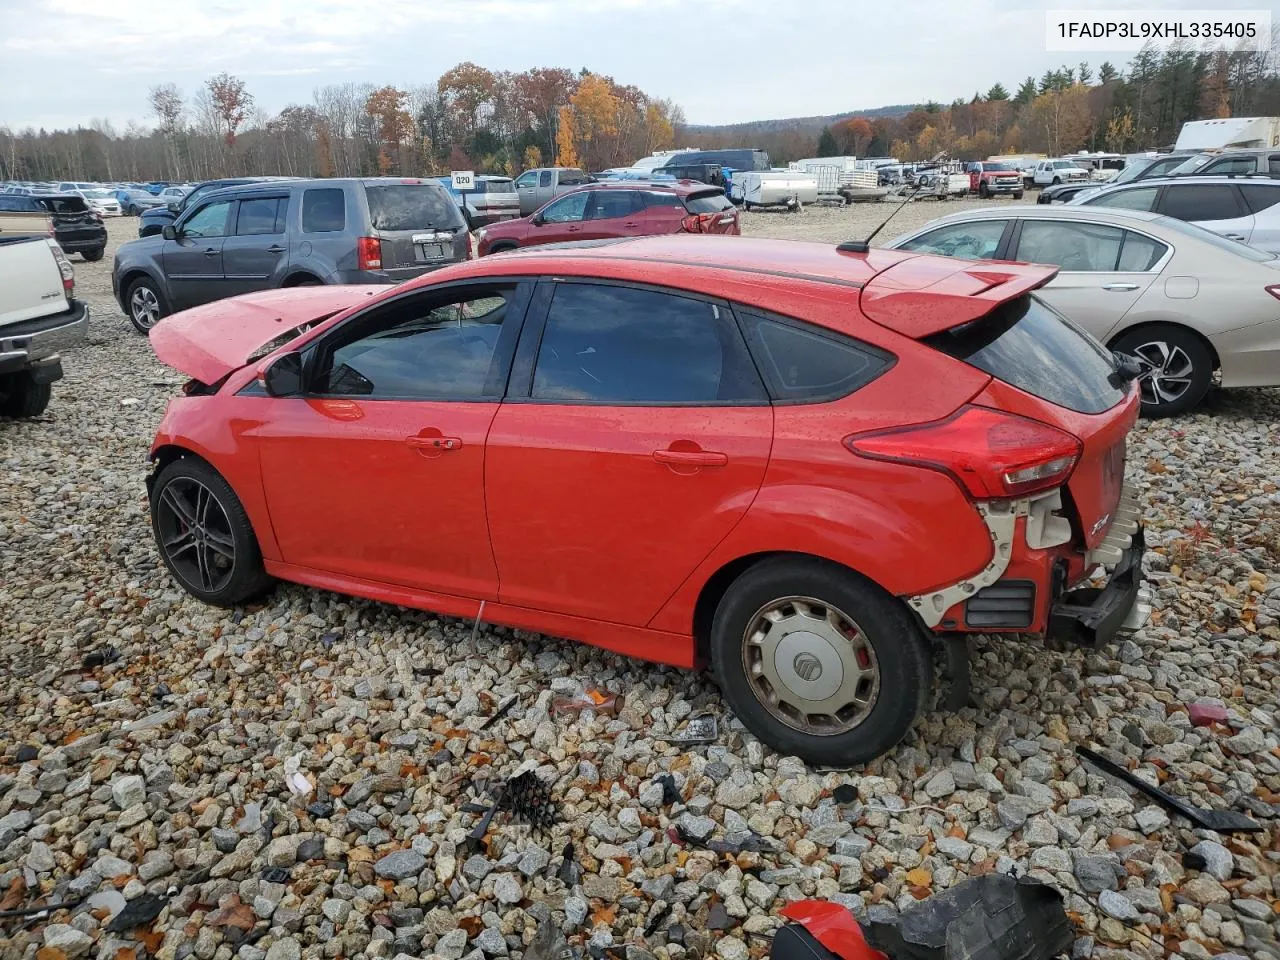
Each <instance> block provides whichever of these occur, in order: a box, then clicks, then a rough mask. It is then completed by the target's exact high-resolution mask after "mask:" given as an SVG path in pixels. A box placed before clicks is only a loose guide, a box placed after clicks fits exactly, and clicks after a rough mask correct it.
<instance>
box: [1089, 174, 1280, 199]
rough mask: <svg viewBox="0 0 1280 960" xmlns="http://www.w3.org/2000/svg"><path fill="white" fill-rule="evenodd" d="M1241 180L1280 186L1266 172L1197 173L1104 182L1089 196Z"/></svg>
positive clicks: (1237, 181) (1277, 181)
mask: <svg viewBox="0 0 1280 960" xmlns="http://www.w3.org/2000/svg"><path fill="white" fill-rule="evenodd" d="M1241 180H1245V181H1248V182H1249V183H1268V184H1271V185H1272V186H1273V187H1280V180H1276V179H1275V178H1273V177H1270V176H1268V175H1267V174H1265V173H1263V174H1258V175H1256V176H1248V175H1244V176H1242V175H1240V174H1235V175H1234V176H1233V175H1232V174H1229V173H1206V174H1197V175H1195V176H1189V177H1148V178H1147V179H1146V180H1130V181H1129V182H1128V183H1113V184H1104V185H1103V186H1102V189H1101V190H1099V191H1098V193H1095V194H1090V196H1098V194H1100V193H1119V192H1120V191H1122V190H1127V189H1131V188H1135V187H1163V186H1174V185H1178V186H1181V185H1183V184H1188V183H1193V184H1194V183H1216V184H1223V183H1239V182H1240V181H1241Z"/></svg>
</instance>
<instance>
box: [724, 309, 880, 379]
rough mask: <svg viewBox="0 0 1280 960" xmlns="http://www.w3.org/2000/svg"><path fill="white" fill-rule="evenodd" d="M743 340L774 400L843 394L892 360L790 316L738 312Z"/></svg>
mask: <svg viewBox="0 0 1280 960" xmlns="http://www.w3.org/2000/svg"><path fill="white" fill-rule="evenodd" d="M742 322H743V327H744V329H745V330H746V333H747V342H748V343H749V344H750V345H751V352H752V354H753V355H754V357H755V360H756V366H757V367H759V369H760V372H761V374H762V375H763V376H764V379H765V384H766V385H767V386H768V388H769V396H771V397H772V398H773V399H774V400H782V401H786V400H792V401H803V400H810V401H818V400H834V399H835V398H837V397H843V396H847V395H848V394H850V393H852V392H853V391H854V390H857V389H859V388H861V387H864V386H866V385H867V384H868V383H870V382H871V381H872V380H874V379H875V378H876V377H878V376H879V375H880V374H881V373H883V372H884V371H885V370H887V369H888V368H889V365H890V364H891V363H892V362H893V358H892V356H891V355H889V354H887V353H885V352H884V351H882V350H880V349H878V348H876V347H873V346H871V345H869V344H865V343H859V342H857V341H856V340H851V339H850V338H848V337H844V336H841V335H840V334H838V333H835V332H830V331H826V330H819V329H817V328H815V327H811V326H809V325H808V324H804V323H799V322H796V321H791V320H783V319H781V318H778V319H770V318H768V317H762V316H759V315H757V314H753V313H744V314H742Z"/></svg>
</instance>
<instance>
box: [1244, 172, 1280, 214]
mask: <svg viewBox="0 0 1280 960" xmlns="http://www.w3.org/2000/svg"><path fill="white" fill-rule="evenodd" d="M1272 162H1273V163H1274V161H1272ZM1277 172H1280V171H1277ZM1240 192H1241V193H1242V194H1244V204H1245V206H1246V207H1248V208H1249V212H1250V213H1261V212H1262V211H1263V210H1266V209H1268V208H1269V207H1274V206H1275V205H1276V204H1277V203H1280V188H1276V187H1273V186H1268V185H1267V184H1264V183H1242V184H1240Z"/></svg>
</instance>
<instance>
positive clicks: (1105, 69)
mask: <svg viewBox="0 0 1280 960" xmlns="http://www.w3.org/2000/svg"><path fill="white" fill-rule="evenodd" d="M1119 79H1120V74H1119V72H1117V70H1116V68H1115V67H1113V66H1112V65H1111V61H1110V60H1104V61H1103V63H1102V66H1100V67H1099V68H1098V82H1099V83H1112V82H1113V81H1116V80H1119Z"/></svg>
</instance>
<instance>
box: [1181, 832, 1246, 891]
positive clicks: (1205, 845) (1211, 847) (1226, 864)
mask: <svg viewBox="0 0 1280 960" xmlns="http://www.w3.org/2000/svg"><path fill="white" fill-rule="evenodd" d="M1191 852H1192V853H1195V854H1199V855H1200V856H1201V857H1203V858H1204V872H1205V873H1207V874H1209V876H1211V877H1213V878H1214V879H1216V880H1220V881H1222V882H1223V883H1225V882H1226V881H1228V880H1230V879H1231V874H1232V873H1234V872H1235V864H1236V861H1235V857H1234V856H1232V854H1231V851H1230V850H1228V849H1227V848H1226V847H1224V846H1223V845H1222V844H1220V843H1216V842H1215V841H1213V840H1201V841H1200V842H1199V843H1197V844H1196V845H1195V846H1194V847H1192V848H1191Z"/></svg>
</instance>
